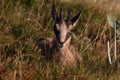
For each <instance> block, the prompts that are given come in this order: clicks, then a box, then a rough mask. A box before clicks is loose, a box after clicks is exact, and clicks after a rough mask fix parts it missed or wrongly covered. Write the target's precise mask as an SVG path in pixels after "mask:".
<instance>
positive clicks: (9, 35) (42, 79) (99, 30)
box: [0, 0, 120, 80]
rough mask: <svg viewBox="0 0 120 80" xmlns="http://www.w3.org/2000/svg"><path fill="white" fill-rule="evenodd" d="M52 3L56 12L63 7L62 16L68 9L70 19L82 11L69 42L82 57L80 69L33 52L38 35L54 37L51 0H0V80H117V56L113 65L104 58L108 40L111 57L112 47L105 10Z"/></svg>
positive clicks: (79, 5) (118, 71) (119, 68)
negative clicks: (70, 12)
mask: <svg viewBox="0 0 120 80" xmlns="http://www.w3.org/2000/svg"><path fill="white" fill-rule="evenodd" d="M55 3H56V7H57V10H59V9H60V7H62V8H63V10H64V16H67V11H68V10H70V9H71V10H72V11H73V16H74V15H75V14H77V13H78V12H79V11H80V10H81V9H83V12H82V15H81V18H80V20H79V21H78V24H77V26H76V27H75V28H74V33H75V36H76V38H73V39H72V44H73V45H74V46H75V47H76V48H77V49H78V51H79V53H80V54H81V55H82V58H83V63H82V64H81V66H80V67H76V68H74V67H70V68H68V67H62V66H60V65H59V64H57V63H51V62H49V61H45V60H44V59H42V56H41V55H40V53H39V52H36V51H34V50H33V47H34V44H35V42H36V40H37V39H39V37H40V36H44V37H53V35H54V34H53V21H52V18H51V12H50V10H51V6H52V1H50V0H41V1H40V0H34V1H33V0H1V1H0V10H1V11H0V80H8V79H10V80H46V79H47V80H57V79H58V80H63V79H66V80H120V65H119V63H120V57H119V55H118V57H117V61H116V62H113V64H112V65H110V64H109V62H108V58H107V46H106V44H107V40H110V44H111V47H112V50H111V51H112V52H111V53H112V55H113V49H114V48H113V37H112V36H111V35H112V33H111V29H110V27H109V26H108V25H107V21H106V13H105V12H106V11H105V9H98V10H96V9H92V8H91V9H88V8H86V6H83V4H82V5H81V4H80V3H74V2H73V3H68V2H60V1H56V2H55ZM118 48H119V47H118ZM118 53H120V51H119V52H118ZM113 61H114V59H113Z"/></svg>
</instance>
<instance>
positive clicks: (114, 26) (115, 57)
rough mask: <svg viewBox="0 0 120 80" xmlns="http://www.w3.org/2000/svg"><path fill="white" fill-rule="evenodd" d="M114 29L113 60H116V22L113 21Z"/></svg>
mask: <svg viewBox="0 0 120 80" xmlns="http://www.w3.org/2000/svg"><path fill="white" fill-rule="evenodd" d="M114 29H115V31H114V32H115V33H114V39H115V41H114V57H115V60H116V57H117V56H116V52H117V47H116V46H117V45H116V43H117V41H116V20H115V22H114Z"/></svg>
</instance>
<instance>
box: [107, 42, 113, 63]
mask: <svg viewBox="0 0 120 80" xmlns="http://www.w3.org/2000/svg"><path fill="white" fill-rule="evenodd" d="M107 48H108V60H109V62H110V64H112V61H111V57H110V44H109V41H108V42H107Z"/></svg>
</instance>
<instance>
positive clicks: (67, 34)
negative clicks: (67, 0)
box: [51, 4, 81, 48]
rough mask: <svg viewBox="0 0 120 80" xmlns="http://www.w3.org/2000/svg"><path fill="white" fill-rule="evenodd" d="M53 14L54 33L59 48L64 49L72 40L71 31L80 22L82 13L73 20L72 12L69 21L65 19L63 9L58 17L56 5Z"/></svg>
mask: <svg viewBox="0 0 120 80" xmlns="http://www.w3.org/2000/svg"><path fill="white" fill-rule="evenodd" d="M51 14H52V18H53V21H54V33H55V36H56V40H57V46H58V47H59V48H64V47H65V46H66V45H68V44H69V42H70V40H71V35H72V32H71V31H72V29H73V27H74V26H75V24H76V22H77V21H78V18H79V16H80V14H81V11H80V13H78V14H77V15H76V16H75V17H73V18H71V14H72V12H71V11H69V12H68V17H67V19H64V18H63V11H62V9H60V14H59V16H58V15H57V14H56V9H55V5H54V4H53V6H52V9H51Z"/></svg>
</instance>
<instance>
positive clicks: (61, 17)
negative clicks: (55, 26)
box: [60, 8, 63, 20]
mask: <svg viewBox="0 0 120 80" xmlns="http://www.w3.org/2000/svg"><path fill="white" fill-rule="evenodd" d="M60 19H61V20H62V19H63V10H62V8H60Z"/></svg>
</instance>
